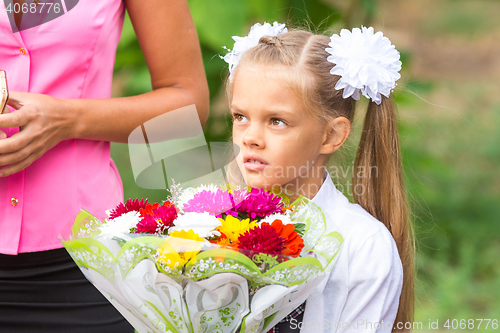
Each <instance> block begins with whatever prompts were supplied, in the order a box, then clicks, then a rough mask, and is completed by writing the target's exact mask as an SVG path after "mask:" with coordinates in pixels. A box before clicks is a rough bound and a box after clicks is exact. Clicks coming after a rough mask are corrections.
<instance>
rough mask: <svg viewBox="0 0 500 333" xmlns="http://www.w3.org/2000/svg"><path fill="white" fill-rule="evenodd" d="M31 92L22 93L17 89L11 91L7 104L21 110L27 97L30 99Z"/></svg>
mask: <svg viewBox="0 0 500 333" xmlns="http://www.w3.org/2000/svg"><path fill="white" fill-rule="evenodd" d="M29 94H30V93H22V92H17V91H9V99H8V100H7V104H8V105H10V106H12V107H13V108H14V109H16V110H19V109H20V108H21V107H23V106H24V104H26V101H27V99H29Z"/></svg>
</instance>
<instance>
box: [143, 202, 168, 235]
mask: <svg viewBox="0 0 500 333" xmlns="http://www.w3.org/2000/svg"><path fill="white" fill-rule="evenodd" d="M140 212H141V216H143V218H142V220H141V221H140V222H139V223H138V224H137V228H136V229H135V233H147V234H155V233H158V234H163V233H164V232H165V231H166V230H168V228H169V227H170V226H172V225H173V222H174V220H175V219H176V218H177V209H176V207H175V206H174V205H173V204H171V203H170V202H168V201H166V202H165V203H164V204H163V205H162V206H159V205H158V204H157V203H156V204H154V205H147V206H146V207H145V208H144V209H141V211H140Z"/></svg>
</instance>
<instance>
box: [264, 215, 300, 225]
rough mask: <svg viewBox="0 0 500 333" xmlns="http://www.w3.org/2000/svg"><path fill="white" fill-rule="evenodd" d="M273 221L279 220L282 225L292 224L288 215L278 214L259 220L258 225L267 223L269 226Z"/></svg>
mask: <svg viewBox="0 0 500 333" xmlns="http://www.w3.org/2000/svg"><path fill="white" fill-rule="evenodd" d="M274 220H281V223H283V224H294V223H293V222H292V220H291V219H290V216H289V215H288V214H278V213H277V214H272V215H269V216H266V217H265V218H264V219H262V220H260V222H259V223H262V222H267V223H269V224H272V223H273V221H274Z"/></svg>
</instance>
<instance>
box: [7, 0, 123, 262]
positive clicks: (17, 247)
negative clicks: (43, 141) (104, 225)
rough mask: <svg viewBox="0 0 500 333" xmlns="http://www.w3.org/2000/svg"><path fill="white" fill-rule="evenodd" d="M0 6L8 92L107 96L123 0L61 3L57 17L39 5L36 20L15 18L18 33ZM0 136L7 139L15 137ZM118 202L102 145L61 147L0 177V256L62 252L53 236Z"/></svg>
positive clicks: (65, 144) (116, 182)
mask: <svg viewBox="0 0 500 333" xmlns="http://www.w3.org/2000/svg"><path fill="white" fill-rule="evenodd" d="M4 3H5V4H7V6H4V4H2V5H0V7H5V9H3V8H2V10H0V33H1V36H0V69H3V70H5V71H6V72H7V79H8V86H9V90H10V91H17V92H30V93H39V94H47V95H50V96H53V97H56V98H71V99H74V98H109V97H110V96H111V83H112V75H113V67H114V62H115V55H116V47H117V45H118V42H119V39H120V36H121V29H122V26H123V19H124V13H125V8H124V4H123V2H122V0H103V1H91V0H80V1H77V0H66V1H62V3H61V4H62V6H61V7H59V13H55V9H54V7H52V11H49V8H48V7H47V6H45V7H41V2H40V4H38V6H35V7H36V10H37V11H38V12H37V14H33V13H32V12H30V11H28V12H27V13H24V14H23V15H22V17H21V20H20V21H19V16H18V23H19V22H20V28H21V29H20V31H17V26H16V24H15V19H14V17H13V15H14V11H16V9H19V8H21V7H17V8H16V5H15V4H12V3H11V2H9V1H6V2H4ZM9 5H10V7H9ZM30 6H31V3H30ZM9 9H11V11H10V13H9ZM45 10H47V11H45ZM61 10H62V11H63V13H64V14H61ZM31 11H33V10H31ZM40 12H42V13H43V14H42V15H41V14H40ZM51 15H52V16H51ZM37 23H41V24H39V25H35V24H37ZM13 30H14V31H15V32H13ZM11 110H13V109H11ZM14 112H16V111H14ZM2 130H3V131H5V132H6V133H7V136H8V137H11V136H12V135H14V134H15V133H16V132H18V131H19V129H18V128H8V129H2ZM120 200H123V190H122V184H121V180H120V177H119V174H118V171H117V169H116V166H115V165H114V163H113V161H112V160H111V159H110V157H109V142H100V141H91V140H66V141H63V142H60V143H59V144H58V145H56V146H55V147H54V148H52V149H50V150H49V151H47V152H46V153H45V154H44V155H43V156H42V157H40V158H39V159H38V160H36V161H35V162H34V163H33V164H32V165H30V166H29V167H28V168H26V169H25V170H23V171H21V172H18V173H16V174H14V175H11V176H8V177H4V178H0V253H5V254H16V253H18V252H33V251H41V250H48V249H53V248H59V247H62V245H61V243H60V242H59V240H58V239H57V235H58V233H59V231H60V230H61V229H62V228H63V226H64V225H66V224H67V223H68V222H70V221H71V219H72V218H73V217H74V216H75V215H76V214H77V213H78V211H79V210H80V208H85V209H87V210H89V211H90V212H92V213H94V214H95V215H96V216H98V217H100V218H103V217H104V211H105V210H106V209H109V208H110V207H112V206H113V205H115V204H116V203H117V202H118V201H120Z"/></svg>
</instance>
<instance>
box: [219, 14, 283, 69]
mask: <svg viewBox="0 0 500 333" xmlns="http://www.w3.org/2000/svg"><path fill="white" fill-rule="evenodd" d="M287 31H288V29H287V28H285V24H284V23H278V22H274V23H273V25H271V24H269V23H267V22H264V24H260V23H256V24H254V25H253V26H252V27H251V28H250V32H249V33H248V36H245V37H240V36H233V40H234V41H235V43H234V47H233V49H232V50H229V49H227V48H225V49H226V50H228V51H229V52H228V53H227V54H226V55H225V56H224V57H221V58H222V59H224V61H225V62H227V63H228V64H229V73H232V72H233V69H234V68H235V67H236V66H237V65H238V63H239V61H240V59H241V56H242V55H243V53H245V51H247V50H248V49H250V48H252V47H254V46H257V44H259V39H260V38H261V37H263V36H272V37H275V36H278V35H279V34H282V33H285V32H287Z"/></svg>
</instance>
